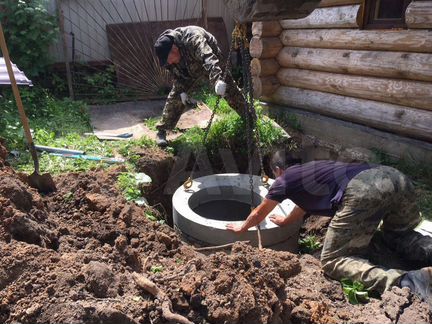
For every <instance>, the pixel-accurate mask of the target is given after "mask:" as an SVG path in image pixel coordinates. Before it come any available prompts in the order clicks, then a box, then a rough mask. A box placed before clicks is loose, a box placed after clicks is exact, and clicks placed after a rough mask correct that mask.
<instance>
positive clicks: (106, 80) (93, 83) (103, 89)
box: [84, 65, 119, 103]
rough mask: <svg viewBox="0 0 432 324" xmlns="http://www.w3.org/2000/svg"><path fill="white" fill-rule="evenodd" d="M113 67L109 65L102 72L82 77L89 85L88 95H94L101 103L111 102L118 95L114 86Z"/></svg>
mask: <svg viewBox="0 0 432 324" xmlns="http://www.w3.org/2000/svg"><path fill="white" fill-rule="evenodd" d="M115 79H116V76H115V66H114V65H110V66H108V67H107V68H106V69H105V70H104V71H102V72H97V73H94V74H91V75H87V76H85V77H84V80H85V81H86V82H87V84H88V85H89V89H88V90H87V91H90V93H94V94H95V96H96V97H97V98H99V99H100V100H101V102H103V103H109V102H112V101H113V100H114V99H116V98H117V96H118V95H119V90H118V89H117V88H116V86H115Z"/></svg>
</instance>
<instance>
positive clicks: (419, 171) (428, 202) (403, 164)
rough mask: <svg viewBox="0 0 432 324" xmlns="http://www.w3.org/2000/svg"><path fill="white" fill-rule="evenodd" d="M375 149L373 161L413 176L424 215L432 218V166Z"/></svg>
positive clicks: (425, 217) (420, 207)
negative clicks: (399, 158)
mask: <svg viewBox="0 0 432 324" xmlns="http://www.w3.org/2000/svg"><path fill="white" fill-rule="evenodd" d="M373 151H374V154H375V158H374V159H373V160H372V161H371V162H374V163H379V164H383V165H388V166H392V167H394V168H396V169H398V170H400V171H401V172H403V173H405V174H406V175H408V176H409V177H410V178H411V180H412V181H413V183H414V186H415V190H416V195H417V204H418V206H419V209H420V212H421V214H422V217H423V218H424V219H427V220H432V166H430V165H427V164H418V163H413V162H409V161H406V160H396V159H394V158H392V157H390V156H388V155H387V154H385V153H384V152H382V151H380V150H373Z"/></svg>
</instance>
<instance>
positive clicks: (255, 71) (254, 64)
mask: <svg viewBox="0 0 432 324" xmlns="http://www.w3.org/2000/svg"><path fill="white" fill-rule="evenodd" d="M279 68H280V66H279V64H278V62H277V61H276V60H275V59H274V58H271V59H263V60H261V59H257V58H254V59H252V61H251V73H252V75H253V76H261V77H266V76H270V75H275V74H276V73H277V71H279Z"/></svg>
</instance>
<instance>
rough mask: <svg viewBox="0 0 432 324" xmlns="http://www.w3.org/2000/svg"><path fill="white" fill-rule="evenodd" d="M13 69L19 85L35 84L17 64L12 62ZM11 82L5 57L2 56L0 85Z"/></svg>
mask: <svg viewBox="0 0 432 324" xmlns="http://www.w3.org/2000/svg"><path fill="white" fill-rule="evenodd" d="M12 70H13V72H14V75H15V79H16V82H17V84H18V85H28V86H30V87H31V86H33V83H32V82H31V80H30V79H28V78H27V77H26V76H25V74H24V72H22V71H21V70H20V69H18V67H17V66H16V65H15V64H12ZM4 84H11V83H10V79H9V74H8V71H7V68H6V63H5V59H4V58H3V57H0V85H4Z"/></svg>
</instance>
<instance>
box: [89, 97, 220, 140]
mask: <svg viewBox="0 0 432 324" xmlns="http://www.w3.org/2000/svg"><path fill="white" fill-rule="evenodd" d="M164 105H165V100H148V101H137V102H123V103H116V104H110V105H99V106H91V107H90V120H91V125H92V127H93V130H94V132H95V133H98V134H100V135H104V134H122V133H132V134H133V136H132V138H133V139H139V138H141V137H142V136H144V135H145V136H148V137H149V138H152V139H156V131H155V130H153V129H150V128H148V127H147V126H145V125H144V123H143V121H144V120H145V119H148V118H155V117H161V115H162V111H163V107H164ZM211 113H212V112H211V110H210V109H209V108H208V107H207V106H206V105H205V104H204V103H202V102H200V103H198V105H197V108H195V109H189V110H187V111H185V112H184V113H183V114H182V116H181V118H180V120H179V122H178V124H177V129H179V130H180V131H181V132H169V133H168V136H167V137H168V140H173V139H175V138H177V137H179V136H181V134H182V131H185V130H187V129H190V128H192V127H195V126H198V127H200V128H205V127H206V126H207V123H208V120H209V119H210V116H211Z"/></svg>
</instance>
